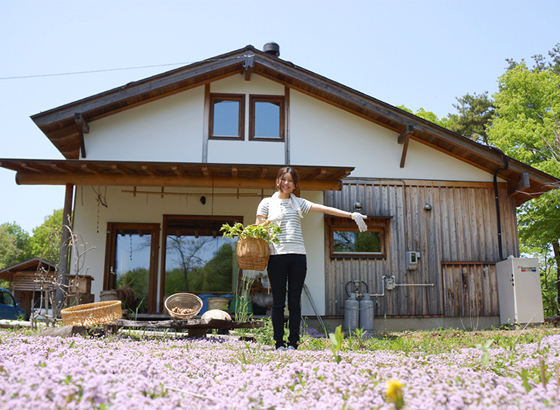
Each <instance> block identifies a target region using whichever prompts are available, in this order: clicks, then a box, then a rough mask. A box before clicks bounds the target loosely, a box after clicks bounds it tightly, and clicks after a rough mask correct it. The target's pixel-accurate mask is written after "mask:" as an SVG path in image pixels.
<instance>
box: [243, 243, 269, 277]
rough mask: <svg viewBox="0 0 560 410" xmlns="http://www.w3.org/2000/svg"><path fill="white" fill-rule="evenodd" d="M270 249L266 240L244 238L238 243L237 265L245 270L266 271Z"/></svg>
mask: <svg viewBox="0 0 560 410" xmlns="http://www.w3.org/2000/svg"><path fill="white" fill-rule="evenodd" d="M269 256H270V249H269V247H268V243H267V242H266V241H265V240H264V239H259V238H244V239H240V240H239V242H237V263H238V264H239V267H240V268H241V269H244V270H265V269H266V265H268V257H269Z"/></svg>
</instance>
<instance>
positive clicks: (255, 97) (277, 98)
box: [249, 94, 286, 142]
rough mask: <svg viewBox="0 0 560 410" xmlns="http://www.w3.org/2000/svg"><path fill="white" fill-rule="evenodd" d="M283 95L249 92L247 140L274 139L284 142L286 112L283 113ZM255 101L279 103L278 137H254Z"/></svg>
mask: <svg viewBox="0 0 560 410" xmlns="http://www.w3.org/2000/svg"><path fill="white" fill-rule="evenodd" d="M285 101H286V99H285V97H284V96H283V95H262V94H251V95H249V141H274V142H284V141H285V140H286V132H285V129H286V126H285V121H286V114H285V106H286V105H285V104H286V103H285ZM257 102H268V103H273V104H276V103H277V104H278V105H279V111H280V119H279V120H280V129H279V138H266V137H256V136H255V111H256V110H255V103H257Z"/></svg>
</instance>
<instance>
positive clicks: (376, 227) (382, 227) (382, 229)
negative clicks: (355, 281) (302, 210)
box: [325, 216, 392, 259]
mask: <svg viewBox="0 0 560 410" xmlns="http://www.w3.org/2000/svg"><path fill="white" fill-rule="evenodd" d="M391 218H392V217H368V218H367V219H366V220H364V222H366V225H367V227H368V232H379V236H380V237H379V242H380V245H381V251H380V252H371V253H363V252H337V253H335V251H334V232H335V231H344V232H359V229H358V226H357V225H356V222H354V221H353V220H351V219H350V218H339V217H330V216H327V217H326V218H325V220H326V222H327V232H328V247H329V256H330V258H331V259H386V258H387V244H388V243H389V222H390V220H391Z"/></svg>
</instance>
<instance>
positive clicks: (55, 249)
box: [29, 209, 63, 264]
mask: <svg viewBox="0 0 560 410" xmlns="http://www.w3.org/2000/svg"><path fill="white" fill-rule="evenodd" d="M62 215H63V210H62V209H57V210H55V211H54V212H53V213H52V214H51V215H48V216H46V217H45V222H43V224H42V225H40V226H38V227H36V228H34V229H33V236H32V237H31V238H30V240H29V244H30V249H31V254H32V255H33V256H34V257H42V258H44V259H46V260H48V261H51V262H52V263H55V264H58V260H59V257H60V237H61V233H62Z"/></svg>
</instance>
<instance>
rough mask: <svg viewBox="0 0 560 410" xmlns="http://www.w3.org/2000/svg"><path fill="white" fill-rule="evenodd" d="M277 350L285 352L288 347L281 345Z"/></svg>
mask: <svg viewBox="0 0 560 410" xmlns="http://www.w3.org/2000/svg"><path fill="white" fill-rule="evenodd" d="M290 347H291V346H290ZM288 349H289V348H288ZM276 350H277V351H279V352H285V351H286V350H287V349H286V348H285V347H284V346H280V347H277V348H276Z"/></svg>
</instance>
